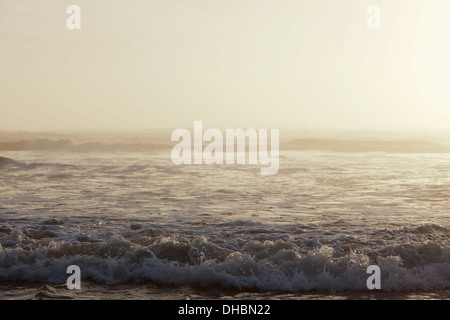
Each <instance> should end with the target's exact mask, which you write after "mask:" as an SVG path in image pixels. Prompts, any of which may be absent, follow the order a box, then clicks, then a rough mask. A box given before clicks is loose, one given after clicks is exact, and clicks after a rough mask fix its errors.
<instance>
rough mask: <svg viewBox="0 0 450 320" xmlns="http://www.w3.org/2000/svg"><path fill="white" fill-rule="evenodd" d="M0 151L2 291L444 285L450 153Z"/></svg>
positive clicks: (218, 293) (337, 292)
mask: <svg viewBox="0 0 450 320" xmlns="http://www.w3.org/2000/svg"><path fill="white" fill-rule="evenodd" d="M2 156H4V157H8V158H11V159H14V160H15V162H11V161H4V162H3V163H2V164H1V165H0V173H1V178H0V282H2V283H3V285H0V296H1V297H2V298H24V297H25V298H36V295H37V298H39V297H41V298H42V297H43V298H45V297H47V296H48V297H47V298H51V297H52V295H53V294H54V295H56V296H61V298H63V297H69V298H70V297H71V298H74V297H75V298H99V299H100V298H112V299H114V298H119V297H120V296H122V298H124V297H129V298H133V299H138V298H141V299H147V298H151V299H153V298H155V299H158V298H174V299H184V298H188V297H191V298H198V299H202V298H223V297H237V298H242V297H243V298H246V299H247V298H254V299H258V298H267V297H270V298H280V299H284V298H286V299H303V298H306V297H308V298H318V299H320V298H321V297H328V298H330V297H331V298H336V299H340V298H352V297H355V298H356V297H358V296H359V297H361V296H364V295H367V298H385V297H387V298H393V299H395V298H401V299H408V298H411V297H414V296H419V297H421V298H427V299H428V298H429V299H432V298H438V299H439V298H445V299H448V297H449V295H448V290H449V288H450V249H449V244H450V227H449V226H450V215H449V209H450V208H449V207H450V200H449V197H448V195H449V194H450V154H445V153H442V154H393V153H381V152H380V153H337V152H325V151H320V152H319V151H285V152H283V153H282V157H281V158H280V170H279V172H278V174H276V175H274V176H261V175H260V174H259V169H260V167H259V166H248V165H235V166H230V165H228V166H226V165H224V166H218V165H213V166H207V165H200V166H198V165H195V166H194V165H191V166H176V165H173V164H172V163H171V161H170V158H168V156H170V153H168V152H153V153H140V152H128V153H121V152H84V153H80V152H70V151H68V152H63V151H61V152H57V151H52V152H48V151H20V152H3V153H2ZM72 264H75V265H78V266H80V268H81V273H82V282H83V283H84V284H86V288H87V289H83V290H81V291H78V292H77V293H76V294H75V293H73V292H69V291H68V290H67V289H65V286H64V284H65V282H66V279H67V277H68V275H67V274H66V273H65V271H66V268H67V267H68V266H69V265H72ZM371 264H377V265H378V266H380V268H381V271H382V292H381V293H373V292H370V291H369V290H368V289H367V287H366V280H367V277H368V275H367V274H366V268H367V266H368V265H371ZM45 285H47V286H45ZM61 286H63V287H61Z"/></svg>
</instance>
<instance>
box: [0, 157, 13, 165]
mask: <svg viewBox="0 0 450 320" xmlns="http://www.w3.org/2000/svg"><path fill="white" fill-rule="evenodd" d="M11 163H16V161H14V160H13V159H10V158H5V157H0V166H3V165H6V164H11Z"/></svg>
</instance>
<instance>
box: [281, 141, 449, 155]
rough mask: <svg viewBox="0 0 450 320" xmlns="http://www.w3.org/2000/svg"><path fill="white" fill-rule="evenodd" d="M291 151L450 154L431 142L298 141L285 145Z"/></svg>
mask: <svg viewBox="0 0 450 320" xmlns="http://www.w3.org/2000/svg"><path fill="white" fill-rule="evenodd" d="M283 147H284V149H291V150H330V151H336V152H392V153H450V147H449V146H446V145H443V144H440V143H436V142H430V141H412V140H405V141H393V140H338V139H297V140H292V141H290V142H288V143H285V144H284V145H283Z"/></svg>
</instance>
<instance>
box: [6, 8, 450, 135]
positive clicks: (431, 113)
mask: <svg viewBox="0 0 450 320" xmlns="http://www.w3.org/2000/svg"><path fill="white" fill-rule="evenodd" d="M71 4H77V5H79V6H80V8H81V30H68V29H67V27H66V19H67V17H68V16H69V15H68V14H66V8H67V6H69V5H71ZM371 4H375V5H379V6H380V8H381V30H375V31H370V30H368V29H367V27H366V20H367V18H368V16H369V15H368V14H367V13H366V9H367V7H368V6H369V5H371ZM449 15H450V1H448V0H431V1H430V0H395V1H392V0H389V1H382V0H370V1H366V0H314V1H311V0H308V1H305V0H276V1H275V0H270V1H266V0H222V1H221V0H217V1H211V0H133V1H129V0H128V1H127V0H120V1H119V0H95V1H89V0H86V1H82V0H72V1H63V0H52V1H48V0H40V1H35V0H0V130H65V129H70V130H73V129H75V130H77V129H80V130H84V129H89V130H92V129H105V128H111V129H138V130H145V129H151V128H160V127H168V128H177V127H188V128H192V126H193V121H194V120H202V121H203V125H204V126H205V127H208V128H211V127H218V128H233V127H245V128H250V127H254V128H285V127H310V128H337V129H381V130H383V129H400V130H402V129H444V128H450V90H449V86H450V62H449V60H448V58H449V57H450V18H448V17H449Z"/></svg>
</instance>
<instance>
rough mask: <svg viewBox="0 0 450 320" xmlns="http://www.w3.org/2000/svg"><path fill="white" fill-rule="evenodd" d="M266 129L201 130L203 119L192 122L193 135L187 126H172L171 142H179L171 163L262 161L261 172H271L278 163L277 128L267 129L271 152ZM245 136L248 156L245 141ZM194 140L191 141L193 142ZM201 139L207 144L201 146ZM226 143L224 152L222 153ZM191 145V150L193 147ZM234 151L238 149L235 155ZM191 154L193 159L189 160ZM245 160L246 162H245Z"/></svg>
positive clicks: (276, 167) (272, 173)
mask: <svg viewBox="0 0 450 320" xmlns="http://www.w3.org/2000/svg"><path fill="white" fill-rule="evenodd" d="M267 131H268V130H267V129H259V130H258V132H257V131H256V130H255V129H247V130H245V131H244V130H243V129H240V128H239V129H226V130H225V137H226V139H225V141H224V135H223V133H222V131H221V130H219V129H214V128H212V129H208V130H206V131H205V132H204V133H203V123H202V121H194V137H193V139H192V137H191V132H190V131H189V130H187V129H175V130H174V131H173V132H172V136H171V141H178V144H177V145H175V146H174V147H173V149H172V153H171V158H172V162H173V163H174V164H176V165H181V164H192V163H194V164H203V163H205V164H208V165H211V164H224V163H225V164H235V162H236V164H253V165H254V164H258V163H259V164H261V165H263V166H265V167H261V169H260V174H261V175H263V176H267V175H274V174H276V173H277V172H278V169H279V165H280V159H279V156H280V146H279V145H280V130H279V129H271V130H270V155H269V154H268V141H267V139H268V136H267V133H268V132H267ZM247 139H248V151H249V152H248V156H247V153H246V149H247V148H246V141H247ZM192 140H193V141H192ZM203 142H209V144H208V145H207V146H206V147H205V148H203ZM224 142H225V152H224ZM192 144H193V150H192ZM235 150H236V151H237V152H236V154H235ZM192 154H193V161H192ZM247 160H248V161H247Z"/></svg>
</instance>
